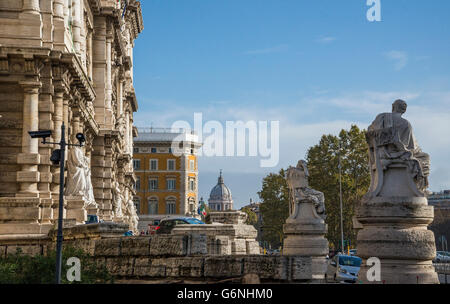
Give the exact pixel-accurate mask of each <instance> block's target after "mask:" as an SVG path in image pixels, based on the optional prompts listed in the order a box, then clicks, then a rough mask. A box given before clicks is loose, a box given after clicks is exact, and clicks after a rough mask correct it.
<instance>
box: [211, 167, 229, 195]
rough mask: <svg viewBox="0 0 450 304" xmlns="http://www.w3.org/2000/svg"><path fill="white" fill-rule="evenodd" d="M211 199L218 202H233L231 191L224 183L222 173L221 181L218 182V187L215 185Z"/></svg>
mask: <svg viewBox="0 0 450 304" xmlns="http://www.w3.org/2000/svg"><path fill="white" fill-rule="evenodd" d="M209 199H210V200H217V201H219V200H220V201H229V200H231V191H230V189H229V188H228V187H227V186H226V185H225V184H224V182H223V177H222V172H221V173H220V176H219V179H218V181H217V185H215V186H214V188H212V190H211V194H210V195H209Z"/></svg>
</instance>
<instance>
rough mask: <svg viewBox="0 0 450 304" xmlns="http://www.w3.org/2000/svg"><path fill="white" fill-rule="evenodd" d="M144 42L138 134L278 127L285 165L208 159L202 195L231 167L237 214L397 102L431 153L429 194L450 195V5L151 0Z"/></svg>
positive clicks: (444, 0) (139, 57) (417, 0)
mask: <svg viewBox="0 0 450 304" xmlns="http://www.w3.org/2000/svg"><path fill="white" fill-rule="evenodd" d="M141 4H142V8H143V15H144V27H145V28H144V31H143V33H142V34H141V35H140V36H139V38H138V39H137V40H136V46H135V55H134V56H135V62H134V63H135V69H134V73H135V88H136V93H137V97H138V102H139V111H138V112H137V113H136V114H135V124H136V125H137V126H138V127H143V126H150V125H151V126H153V127H170V126H171V125H172V123H173V122H175V121H176V120H186V121H189V122H191V123H192V121H193V117H194V112H201V113H202V114H203V120H204V121H207V120H218V121H221V122H224V121H226V120H243V121H249V120H255V121H271V120H278V121H279V122H280V150H281V151H280V162H279V164H278V166H276V167H274V168H260V166H259V158H255V157H240V158H239V157H212V158H211V157H210V158H208V157H201V159H200V164H199V169H200V179H199V183H200V184H199V187H200V195H202V196H204V197H205V199H206V198H207V196H208V194H209V191H210V189H211V188H212V187H213V186H214V184H215V183H216V181H217V175H218V171H219V169H224V177H225V182H226V184H227V185H228V186H229V187H230V188H231V190H232V192H233V196H234V199H235V205H236V207H240V206H242V205H243V204H244V203H246V202H248V200H249V199H250V198H253V199H254V200H258V197H257V195H256V192H257V191H259V190H260V187H261V179H262V178H263V177H264V176H265V175H266V174H267V173H268V172H275V171H278V170H279V169H280V168H282V167H287V166H288V165H295V164H296V163H297V161H298V160H299V159H301V158H304V157H305V153H306V150H307V148H308V147H309V146H311V145H314V144H316V143H317V142H318V141H319V139H320V136H321V135H322V134H324V133H327V134H328V133H332V134H337V133H338V132H339V130H340V129H342V128H349V127H350V125H351V124H352V123H354V124H357V125H358V126H360V127H361V128H366V127H367V126H368V125H369V124H370V122H371V121H372V120H373V119H374V117H375V116H376V114H378V113H380V112H385V111H390V109H391V106H390V105H391V103H392V102H393V101H394V100H395V99H397V98H403V99H405V100H406V101H407V102H408V105H409V107H408V111H407V113H406V115H405V118H407V119H408V120H409V121H410V122H411V123H412V125H413V128H414V129H415V133H416V137H417V139H418V142H419V144H420V145H421V147H422V149H423V150H424V151H425V152H427V153H429V154H430V155H431V161H432V173H431V177H430V184H431V187H430V189H431V190H433V191H438V190H441V189H444V188H445V189H450V161H449V152H448V151H449V149H450V136H449V134H448V132H449V130H450V110H449V109H450V56H449V54H450V18H449V17H448V16H449V14H450V1H448V0H433V1H425V0H411V1H407V0H395V1H394V0H381V4H382V9H381V16H382V22H368V21H367V19H366V12H367V10H368V9H369V7H368V6H366V1H365V0H346V1H335V0H314V1H312V0H309V1H306V0H283V1H279V0H239V1H238V0H222V1H219V0H209V1H207V0H189V1H181V0H143V1H141Z"/></svg>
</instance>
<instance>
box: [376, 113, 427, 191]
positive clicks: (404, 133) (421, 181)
mask: <svg viewBox="0 0 450 304" xmlns="http://www.w3.org/2000/svg"><path fill="white" fill-rule="evenodd" d="M383 130H385V131H384V132H383V136H379V137H378V138H377V146H378V147H376V148H377V149H379V157H380V159H381V163H382V165H383V167H384V168H386V166H388V165H390V164H391V163H393V162H395V161H396V160H400V161H405V162H407V163H408V165H409V168H410V170H411V173H412V174H413V176H414V178H415V180H416V182H417V184H418V187H419V189H421V190H424V189H426V187H427V186H428V181H427V176H428V175H429V168H430V158H429V155H428V154H426V153H424V152H422V150H421V149H420V147H419V145H418V144H417V141H416V138H415V137H414V133H413V129H412V127H411V124H410V123H409V121H407V120H406V119H404V118H402V117H401V114H400V113H395V112H394V113H382V114H379V115H378V116H377V117H376V118H375V120H374V121H373V123H372V124H371V125H370V126H369V128H368V131H369V132H379V131H383ZM379 134H381V133H379Z"/></svg>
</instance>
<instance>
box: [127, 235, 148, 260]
mask: <svg viewBox="0 0 450 304" xmlns="http://www.w3.org/2000/svg"><path fill="white" fill-rule="evenodd" d="M121 254H122V255H123V256H148V255H149V254H150V237H145V236H138V237H127V238H123V239H122V252H121Z"/></svg>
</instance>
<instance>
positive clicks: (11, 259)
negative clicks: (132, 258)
mask: <svg viewBox="0 0 450 304" xmlns="http://www.w3.org/2000/svg"><path fill="white" fill-rule="evenodd" d="M70 257H77V258H79V259H80V262H81V281H80V282H76V281H74V282H69V281H68V280H67V271H68V269H69V268H70V267H71V266H72V265H70V266H67V265H66V263H67V259H68V258H70ZM55 264H56V252H54V251H52V252H50V253H49V254H48V256H42V255H36V256H29V255H25V254H23V253H22V252H21V250H20V249H18V250H17V252H16V253H15V254H9V255H7V256H6V257H4V258H0V284H53V283H54V282H55ZM61 282H62V283H63V284H96V283H114V280H113V277H112V276H111V275H110V273H109V272H108V270H107V269H106V267H105V266H97V265H96V263H95V262H94V261H93V258H92V257H91V256H90V255H89V254H87V253H85V252H84V251H83V250H81V249H76V248H73V247H63V259H62V271H61Z"/></svg>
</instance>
